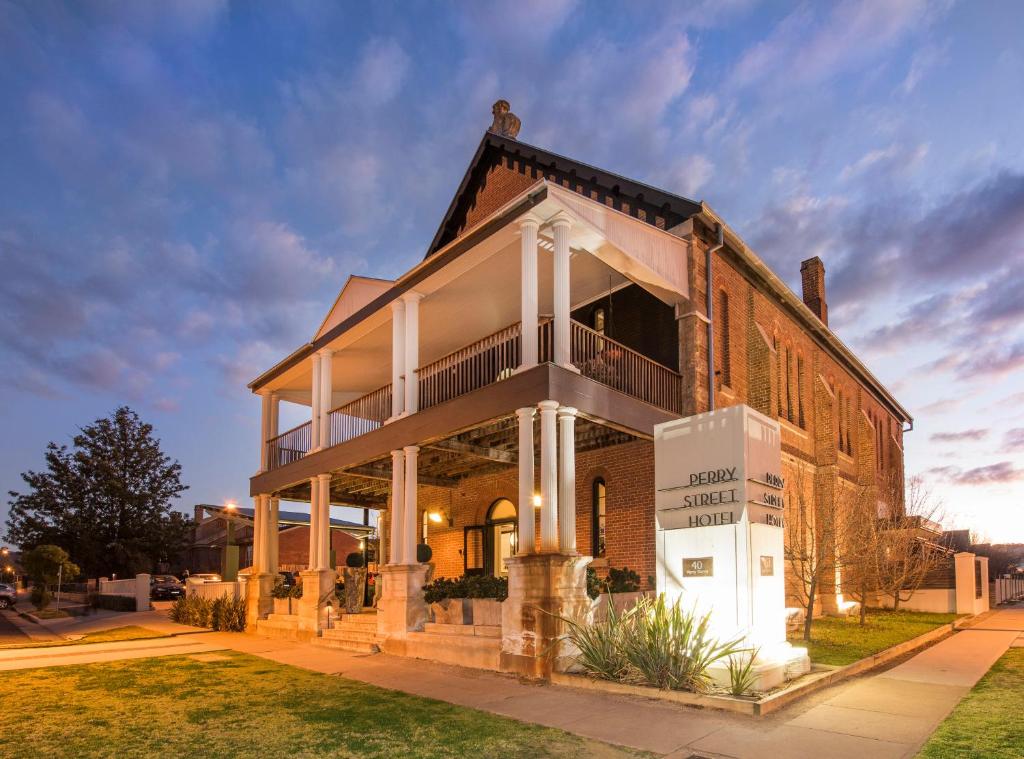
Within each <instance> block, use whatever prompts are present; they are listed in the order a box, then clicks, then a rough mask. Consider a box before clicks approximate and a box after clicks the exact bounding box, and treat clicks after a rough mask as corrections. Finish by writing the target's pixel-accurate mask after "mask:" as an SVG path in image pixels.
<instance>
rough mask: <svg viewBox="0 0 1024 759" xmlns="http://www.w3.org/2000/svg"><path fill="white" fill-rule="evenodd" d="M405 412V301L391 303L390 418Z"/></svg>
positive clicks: (396, 300) (399, 300) (398, 300)
mask: <svg viewBox="0 0 1024 759" xmlns="http://www.w3.org/2000/svg"><path fill="white" fill-rule="evenodd" d="M404 411H405V301H404V300H402V299H401V298H396V299H395V300H393V301H391V417H392V418H393V419H397V418H398V417H400V416H401V415H402V413H403V412H404Z"/></svg>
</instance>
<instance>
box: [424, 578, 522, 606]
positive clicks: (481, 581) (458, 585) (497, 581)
mask: <svg viewBox="0 0 1024 759" xmlns="http://www.w3.org/2000/svg"><path fill="white" fill-rule="evenodd" d="M423 598H424V600H425V601H426V602H427V603H428V604H432V603H437V602H438V601H443V600H444V599H446V598H496V599H498V600H499V601H504V600H505V599H506V598H508V579H506V578H504V577H489V576H487V575H463V576H462V577H454V578H447V577H439V578H438V579H436V580H434V581H433V582H432V583H429V584H427V585H424V586H423Z"/></svg>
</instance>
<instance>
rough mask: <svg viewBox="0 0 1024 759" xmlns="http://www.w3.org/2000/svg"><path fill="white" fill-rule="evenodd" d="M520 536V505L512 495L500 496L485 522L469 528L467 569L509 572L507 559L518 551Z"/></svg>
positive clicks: (498, 573)
mask: <svg viewBox="0 0 1024 759" xmlns="http://www.w3.org/2000/svg"><path fill="white" fill-rule="evenodd" d="M518 538H519V528H518V526H517V522H516V505H515V504H514V503H512V501H510V500H509V499H508V498H499V499H498V500H496V501H495V502H494V503H492V504H491V506H490V508H488V509H487V519H486V522H485V523H484V524H481V525H473V526H472V527H467V528H466V530H465V539H464V540H465V542H464V550H463V557H464V563H465V566H464V571H465V573H466V574H467V575H474V574H484V575H491V576H494V577H505V576H507V575H508V567H507V566H506V564H505V561H506V559H508V557H510V556H512V555H514V554H515V552H516V546H517V543H518Z"/></svg>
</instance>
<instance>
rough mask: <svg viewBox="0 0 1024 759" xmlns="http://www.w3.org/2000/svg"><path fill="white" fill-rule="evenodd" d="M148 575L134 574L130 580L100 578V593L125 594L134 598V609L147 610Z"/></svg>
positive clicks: (109, 594)
mask: <svg viewBox="0 0 1024 759" xmlns="http://www.w3.org/2000/svg"><path fill="white" fill-rule="evenodd" d="M149 580H150V575H148V574H145V573H143V574H140V575H136V576H135V577H133V578H132V579H130V580H107V579H105V578H103V577H101V578H100V595H103V596H125V597H126V598H134V599H135V611H149Z"/></svg>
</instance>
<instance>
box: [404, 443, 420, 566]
mask: <svg viewBox="0 0 1024 759" xmlns="http://www.w3.org/2000/svg"><path fill="white" fill-rule="evenodd" d="M402 450H403V451H404V452H405V510H404V512H403V514H402V517H403V520H404V522H405V524H403V525H402V545H403V548H402V555H403V558H402V563H403V564H415V563H416V527H417V525H416V521H417V519H416V518H417V517H418V516H419V511H418V509H417V504H416V482H417V477H416V475H417V471H416V466H417V462H418V459H419V452H420V449H419V448H418V447H417V446H415V445H407V446H405V448H403V449H402Z"/></svg>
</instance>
